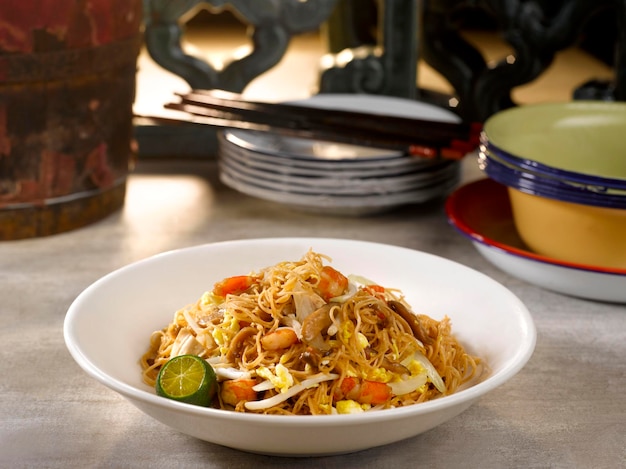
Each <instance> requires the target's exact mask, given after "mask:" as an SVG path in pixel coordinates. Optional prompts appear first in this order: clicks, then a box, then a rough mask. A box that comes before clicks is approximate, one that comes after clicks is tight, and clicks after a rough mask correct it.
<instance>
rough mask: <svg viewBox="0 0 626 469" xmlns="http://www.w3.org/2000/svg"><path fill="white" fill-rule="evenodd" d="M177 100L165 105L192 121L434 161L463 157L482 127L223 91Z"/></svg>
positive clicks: (201, 92)
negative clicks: (270, 100)
mask: <svg viewBox="0 0 626 469" xmlns="http://www.w3.org/2000/svg"><path fill="white" fill-rule="evenodd" d="M177 96H178V97H179V98H180V102H176V103H168V104H166V105H165V107H166V108H167V109H173V110H178V111H183V112H185V113H186V114H187V115H188V116H189V117H188V122H192V123H197V124H208V125H213V126H218V127H230V128H237V129H247V130H257V131H265V132H274V133H277V134H281V135H287V136H295V137H302V138H310V139H319V140H328V141H334V142H341V143H350V144H356V145H365V146H373V147H378V148H389V149H393V150H399V151H402V152H403V153H405V154H409V155H412V156H419V157H424V158H431V159H435V158H441V159H453V160H458V159H461V158H462V157H463V156H465V155H466V154H467V153H469V152H471V151H473V150H474V149H475V148H476V147H477V146H478V144H479V137H480V131H481V129H482V126H481V125H480V124H469V123H450V122H440V121H431V120H424V119H413V118H407V117H397V116H387V115H384V114H376V113H363V112H354V111H345V110H335V109H333V110H329V109H321V108H315V107H309V106H301V105H297V104H285V103H280V104H277V103H265V102H255V101H246V100H244V99H242V98H241V96H240V95H237V94H234V93H229V92H225V91H221V90H193V91H191V92H190V93H185V94H177ZM379 111H380V110H379Z"/></svg>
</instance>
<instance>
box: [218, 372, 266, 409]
mask: <svg viewBox="0 0 626 469" xmlns="http://www.w3.org/2000/svg"><path fill="white" fill-rule="evenodd" d="M256 384H257V382H256V380H255V379H251V378H241V379H229V380H227V381H223V382H222V383H221V384H220V397H221V398H222V402H224V403H225V404H228V405H232V406H233V407H235V406H236V405H237V404H238V403H239V402H242V401H254V400H256V398H257V393H256V391H255V390H254V389H252V388H253V387H254V386H255V385H256Z"/></svg>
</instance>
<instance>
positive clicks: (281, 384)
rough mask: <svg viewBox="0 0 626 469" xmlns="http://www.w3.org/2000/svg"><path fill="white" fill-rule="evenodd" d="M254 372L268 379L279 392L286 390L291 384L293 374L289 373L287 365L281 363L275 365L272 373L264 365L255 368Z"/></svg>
mask: <svg viewBox="0 0 626 469" xmlns="http://www.w3.org/2000/svg"><path fill="white" fill-rule="evenodd" d="M256 374H257V375H258V376H260V377H261V378H265V379H267V380H269V381H270V382H271V383H272V384H273V385H274V387H275V388H276V389H278V390H279V391H280V392H286V391H287V390H288V389H289V388H290V387H291V386H293V382H294V381H293V376H292V375H291V373H289V370H288V369H287V367H286V366H285V365H283V364H281V363H279V364H278V365H276V367H275V368H274V373H272V370H270V369H269V368H267V367H265V366H261V367H259V368H258V369H257V370H256Z"/></svg>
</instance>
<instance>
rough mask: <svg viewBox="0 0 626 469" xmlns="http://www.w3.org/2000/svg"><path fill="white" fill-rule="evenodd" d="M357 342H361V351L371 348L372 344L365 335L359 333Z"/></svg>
mask: <svg viewBox="0 0 626 469" xmlns="http://www.w3.org/2000/svg"><path fill="white" fill-rule="evenodd" d="M356 337H357V340H358V341H359V347H361V349H366V348H367V347H369V345H370V343H369V342H368V340H367V337H365V335H364V334H361V333H360V332H359V333H357V336H356Z"/></svg>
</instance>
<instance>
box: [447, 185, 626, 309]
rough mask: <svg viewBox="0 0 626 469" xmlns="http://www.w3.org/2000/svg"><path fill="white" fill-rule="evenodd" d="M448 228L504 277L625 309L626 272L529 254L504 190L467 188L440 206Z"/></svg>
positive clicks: (484, 187) (479, 186) (491, 186)
mask: <svg viewBox="0 0 626 469" xmlns="http://www.w3.org/2000/svg"><path fill="white" fill-rule="evenodd" d="M446 214H447V216H448V220H449V222H450V224H451V225H452V226H454V227H455V228H456V229H457V230H458V231H459V232H460V233H461V234H463V235H464V236H466V237H468V238H469V239H470V240H471V241H472V242H473V243H474V246H475V247H476V249H477V250H478V251H479V252H480V253H481V254H482V255H483V256H484V257H485V258H486V259H487V260H488V261H490V262H491V263H492V264H494V265H495V266H496V267H498V268H500V269H501V270H503V271H504V272H506V273H508V274H510V275H513V276H514V277H517V278H520V279H522V280H524V281H526V282H529V283H532V284H535V285H538V286H540V287H543V288H546V289H548V290H553V291H556V292H559V293H564V294H567V295H571V296H577V297H581V298H587V299H591V300H600V301H609V302H618V303H626V269H616V268H607V267H601V266H591V265H583V264H575V263H571V262H566V261H561V260H558V259H552V258H549V257H546V256H542V255H539V254H536V253H534V252H531V251H530V250H529V249H528V248H527V247H526V246H525V245H524V243H523V242H522V240H521V239H520V237H519V235H518V234H517V230H516V229H515V224H514V222H513V215H512V213H511V207H510V203H509V196H508V192H507V189H506V187H505V186H503V185H502V184H499V183H497V182H495V181H493V180H492V179H481V180H478V181H474V182H471V183H469V184H466V185H464V186H462V187H460V188H458V189H457V190H456V191H455V192H453V193H452V194H451V195H450V196H449V197H448V199H447V201H446Z"/></svg>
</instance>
